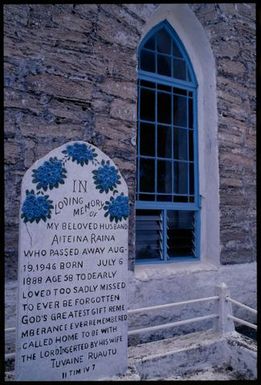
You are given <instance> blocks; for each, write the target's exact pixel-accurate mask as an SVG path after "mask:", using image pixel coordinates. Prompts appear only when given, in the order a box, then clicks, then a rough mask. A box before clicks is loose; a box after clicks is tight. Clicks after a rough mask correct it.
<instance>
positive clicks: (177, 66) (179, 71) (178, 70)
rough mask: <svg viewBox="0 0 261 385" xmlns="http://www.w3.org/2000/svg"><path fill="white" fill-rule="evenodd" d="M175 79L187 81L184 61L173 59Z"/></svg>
mask: <svg viewBox="0 0 261 385" xmlns="http://www.w3.org/2000/svg"><path fill="white" fill-rule="evenodd" d="M173 77H174V78H176V79H182V80H186V62H185V60H182V59H173Z"/></svg>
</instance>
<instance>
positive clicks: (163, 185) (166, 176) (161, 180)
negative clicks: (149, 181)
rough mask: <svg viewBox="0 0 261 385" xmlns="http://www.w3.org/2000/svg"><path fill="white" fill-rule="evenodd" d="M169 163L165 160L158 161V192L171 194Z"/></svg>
mask: <svg viewBox="0 0 261 385" xmlns="http://www.w3.org/2000/svg"><path fill="white" fill-rule="evenodd" d="M171 175H172V172H171V162H170V161H165V160H159V161H158V190H157V191H158V192H161V193H171V192H172V178H171Z"/></svg>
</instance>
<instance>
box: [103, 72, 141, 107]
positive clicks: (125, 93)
mask: <svg viewBox="0 0 261 385" xmlns="http://www.w3.org/2000/svg"><path fill="white" fill-rule="evenodd" d="M99 88H100V89H101V90H102V91H103V92H106V94H109V95H113V96H116V97H121V98H123V99H130V100H132V101H136V97H137V87H136V84H135V83H134V82H124V81H117V80H116V79H111V78H108V77H107V78H106V79H104V81H103V82H102V83H100V84H99Z"/></svg>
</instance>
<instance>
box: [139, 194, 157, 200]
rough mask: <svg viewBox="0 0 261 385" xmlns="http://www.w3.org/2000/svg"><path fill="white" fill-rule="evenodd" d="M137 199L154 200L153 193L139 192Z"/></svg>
mask: <svg viewBox="0 0 261 385" xmlns="http://www.w3.org/2000/svg"><path fill="white" fill-rule="evenodd" d="M139 200H141V201H150V202H151V201H155V195H154V194H139Z"/></svg>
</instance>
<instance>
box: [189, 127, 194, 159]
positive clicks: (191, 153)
mask: <svg viewBox="0 0 261 385" xmlns="http://www.w3.org/2000/svg"><path fill="white" fill-rule="evenodd" d="M189 160H192V161H193V160H194V141H193V131H191V130H189Z"/></svg>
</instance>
